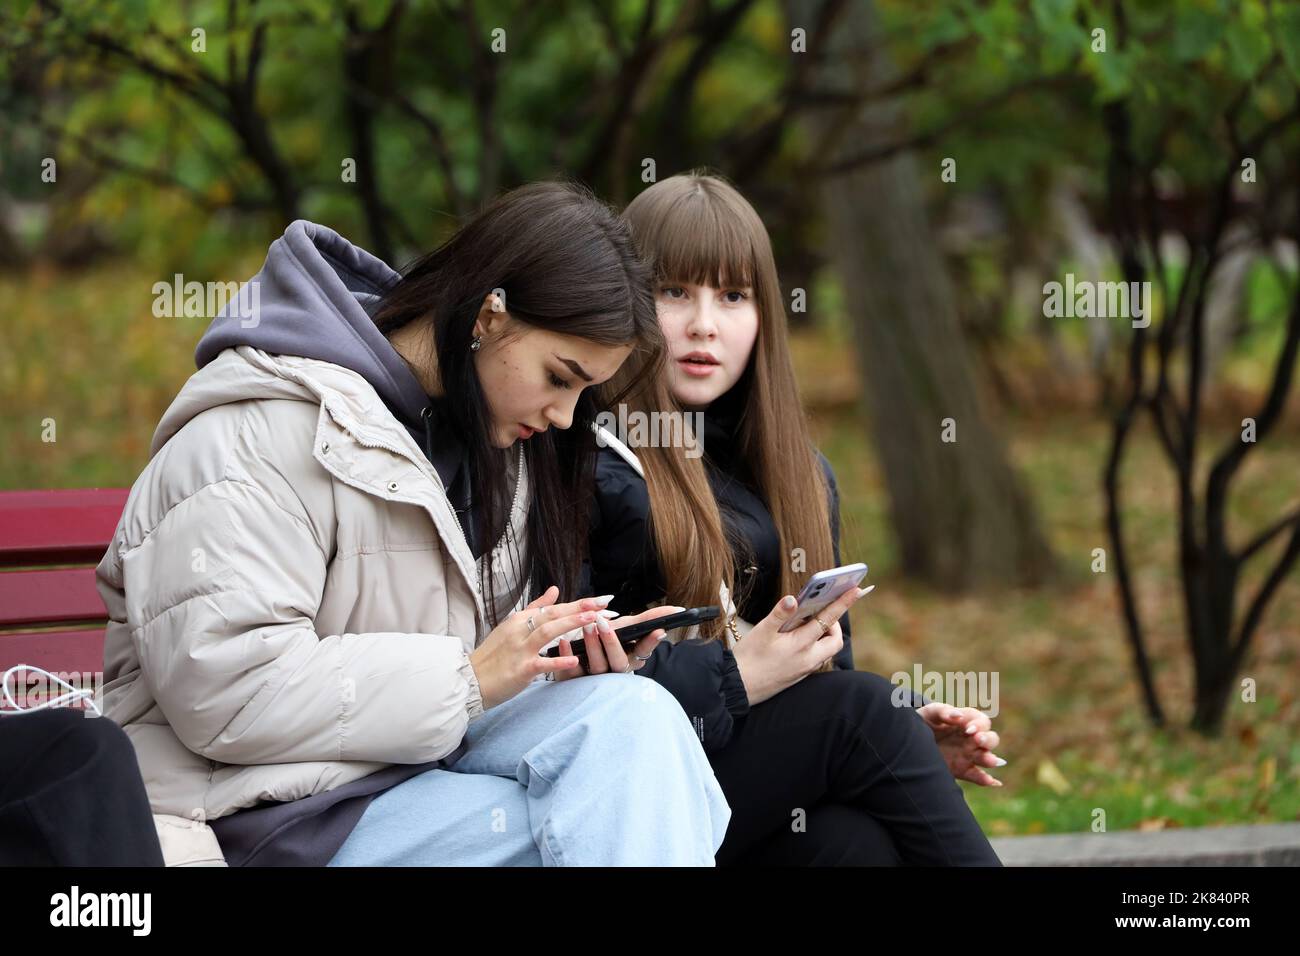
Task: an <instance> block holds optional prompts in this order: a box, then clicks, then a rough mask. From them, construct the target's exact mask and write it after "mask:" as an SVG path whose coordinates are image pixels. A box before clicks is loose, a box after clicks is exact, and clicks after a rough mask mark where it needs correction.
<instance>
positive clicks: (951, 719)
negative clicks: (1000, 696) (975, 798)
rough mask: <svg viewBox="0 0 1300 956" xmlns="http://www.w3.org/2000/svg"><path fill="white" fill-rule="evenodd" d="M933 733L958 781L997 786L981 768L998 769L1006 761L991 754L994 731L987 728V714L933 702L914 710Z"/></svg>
mask: <svg viewBox="0 0 1300 956" xmlns="http://www.w3.org/2000/svg"><path fill="white" fill-rule="evenodd" d="M916 712H917V713H918V714H920V715H921V719H922V720H924V721H925V722H926V723H927V724H929V725H930V729H931V730H933V731H934V742H935V743H937V744H938V745H939V752H940V753H942V754H943V759H944V760H945V761H946V762H947V764H948V769H949V770H951V771H952V775H953V776H954V777H956V778H957V779H958V780H969V781H971V783H978V784H979V785H980V786H981V787H1000V786H1002V781H1001V780H998V779H997V778H996V777H993V776H991V775H990V774H989V773H988V772H987V771H985V770H982V769H981V768H982V767H1001V766H1003V765H1004V764H1005V763H1006V761H1005V760H1003V759H1002V758H1001V757H999V756H998V755H997V754H995V753H993V748H994V747H996V746H997V745H998V741H999V739H1000V738H999V737H998V734H997V731H995V730H992V729H990V728H991V727H992V726H993V721H991V720H990V719H989V715H988V714H986V713H984V712H983V711H981V710H976V709H975V708H974V707H949V706H948V705H947V704H940V703H938V702H937V701H934V702H931V703H929V704H926V705H925V706H924V707H920V708H918V709H917V711H916Z"/></svg>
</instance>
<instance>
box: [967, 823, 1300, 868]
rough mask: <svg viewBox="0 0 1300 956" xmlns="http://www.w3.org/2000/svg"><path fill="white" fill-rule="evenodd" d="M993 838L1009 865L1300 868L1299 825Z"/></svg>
mask: <svg viewBox="0 0 1300 956" xmlns="http://www.w3.org/2000/svg"><path fill="white" fill-rule="evenodd" d="M989 842H990V843H992V844H993V849H994V851H995V852H996V853H997V855H998V856H999V857H1000V858H1001V860H1002V862H1003V863H1004V864H1005V865H1007V866H1300V823H1260V824H1251V825H1246V826H1232V827H1189V828H1186V829H1174V830H1158V831H1155V832H1151V833H1140V832H1138V831H1136V830H1122V831H1120V832H1117V833H1054V834H1047V835H1044V836H1020V837H997V838H995V839H992V840H990V841H989Z"/></svg>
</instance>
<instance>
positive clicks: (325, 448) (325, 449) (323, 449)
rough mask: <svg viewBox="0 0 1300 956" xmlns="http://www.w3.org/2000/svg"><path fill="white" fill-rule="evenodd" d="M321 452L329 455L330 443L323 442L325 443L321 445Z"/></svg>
mask: <svg viewBox="0 0 1300 956" xmlns="http://www.w3.org/2000/svg"><path fill="white" fill-rule="evenodd" d="M320 450H321V453H322V454H325V453H328V452H329V450H330V443H329V442H327V441H323V442H321V443H320Z"/></svg>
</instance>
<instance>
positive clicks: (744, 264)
mask: <svg viewBox="0 0 1300 956" xmlns="http://www.w3.org/2000/svg"><path fill="white" fill-rule="evenodd" d="M623 217H624V218H625V219H626V220H627V221H628V222H629V224H630V225H631V227H632V234H633V236H634V238H635V240H636V243H637V248H638V249H639V251H640V252H641V254H642V255H644V256H645V257H646V258H647V259H649V260H650V262H651V265H652V267H653V269H654V272H655V284H656V287H658V286H659V285H660V284H670V285H671V284H678V283H682V284H695V285H708V286H711V287H713V288H715V289H735V288H745V287H751V288H752V289H753V294H754V302H755V305H756V307H757V310H758V338H757V340H756V341H755V343H754V349H753V351H752V352H751V353H750V358H749V364H748V365H747V366H746V369H745V372H744V373H743V374H742V375H741V377H740V379H739V380H738V381H737V382H736V384H735V385H733V386H732V392H730V393H728V394H729V395H731V394H733V393H735V395H736V397H737V398H738V402H737V404H738V406H739V407H740V408H741V409H742V413H741V418H740V425H739V435H738V447H739V450H740V454H741V456H742V457H743V459H744V460H745V462H746V463H747V465H748V467H749V469H750V471H751V473H752V474H753V476H754V478H755V480H756V482H757V484H758V489H759V492H760V493H761V495H762V497H763V501H764V503H765V504H766V505H767V507H768V510H769V511H770V512H771V514H772V521H773V524H775V525H776V530H777V534H778V535H779V536H780V541H781V555H782V559H781V573H780V587H781V593H783V594H797V593H798V591H799V588H800V587H801V586H802V585H803V583H804V580H805V579H806V578H807V576H808V575H809V574H811V573H813V572H814V571H820V570H823V569H826V568H830V567H832V566H833V565H834V563H835V559H834V549H833V544H832V541H831V530H830V513H829V507H828V503H827V497H828V493H829V489H828V487H827V484H826V476H825V474H824V472H823V471H822V467H821V462H820V461H819V460H818V456H817V451H816V448H815V446H814V445H813V442H812V437H811V434H810V432H809V428H808V421H807V418H806V416H805V414H804V410H803V404H802V402H801V401H800V397H799V388H798V384H797V382H796V380H795V375H794V366H793V365H792V363H791V361H790V352H789V347H788V343H787V334H788V326H787V320H786V314H785V305H784V303H783V301H782V297H781V288H780V284H779V281H778V279H777V272H776V262H775V259H774V258H773V256H772V246H771V242H770V240H769V239H768V235H767V229H766V227H764V225H763V221H762V220H761V219H760V218H759V216H758V213H756V212H755V211H754V208H753V207H752V206H751V205H750V204H749V203H748V202H747V201H746V200H745V198H744V197H743V196H741V195H740V193H739V192H737V191H736V189H735V188H734V187H733V186H732V185H731V184H730V183H728V182H727V181H726V180H724V179H722V178H721V177H719V176H716V175H712V174H708V173H705V172H703V171H695V172H691V173H687V174H683V175H679V176H673V177H671V178H669V179H665V180H663V181H662V182H659V183H656V184H654V185H653V186H650V187H649V188H647V189H646V190H644V191H643V192H641V193H640V194H639V195H638V196H637V197H636V198H635V199H633V200H632V202H631V203H630V204H629V205H628V207H627V209H625V210H624V212H623ZM625 368H626V366H625ZM623 375H624V369H620V374H619V376H616V377H615V379H616V380H618V379H620V378H621V377H623ZM666 379H667V376H666V375H664V376H663V377H662V379H661V380H660V381H657V382H655V381H646V380H636V379H635V373H634V372H633V370H628V375H627V380H626V381H623V382H622V383H621V384H624V385H626V386H628V397H627V403H628V405H629V408H636V409H642V410H645V411H650V410H654V409H664V408H673V409H678V410H680V406H679V405H678V403H677V402H676V400H675V399H673V398H672V396H671V394H670V392H669V389H668V387H667V382H666ZM704 451H705V454H706V455H707V453H708V447H707V446H706V447H705V449H704ZM637 455H638V457H639V459H640V461H641V462H642V465H643V466H644V468H645V473H646V483H647V485H648V489H649V493H650V510H651V528H652V534H653V537H654V542H655V549H656V552H657V554H658V557H659V562H660V567H661V568H662V570H663V579H664V582H665V583H666V585H667V588H668V595H667V597H668V601H669V602H670V603H673V604H680V605H684V606H686V607H695V606H697V605H700V604H715V603H717V596H718V581H719V580H721V581H724V582H726V584H727V585H728V587H729V588H731V589H732V590H733V591H734V580H735V576H734V569H733V568H732V566H731V565H732V561H731V557H730V548H720V547H719V545H720V543H721V542H723V541H724V540H725V532H724V527H723V522H722V519H721V517H720V514H719V511H718V505H717V501H716V499H715V498H714V497H713V494H712V491H711V490H710V487H709V484H708V481H707V476H706V474H705V471H704V467H703V459H700V458H695V459H688V458H686V456H685V455H684V454H683V452H682V450H681V449H677V448H662V447H652V448H645V449H637ZM696 536H698V541H695V543H693V539H695V537H696ZM795 548H800V549H802V551H803V553H804V556H805V559H806V561H805V567H804V568H802V569H800V570H798V571H796V570H795V568H794V562H793V561H792V560H791V556H792V554H793V552H794V549H795ZM742 598H743V594H740V595H735V600H736V603H737V605H739V603H740V601H741V600H742ZM720 623H721V622H718V624H717V625H715V627H714V628H712V630H711V631H706V634H709V633H711V634H712V635H714V636H716V635H717V634H718V633H719V631H720Z"/></svg>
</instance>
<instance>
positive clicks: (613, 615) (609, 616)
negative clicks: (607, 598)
mask: <svg viewBox="0 0 1300 956" xmlns="http://www.w3.org/2000/svg"><path fill="white" fill-rule="evenodd" d="M596 613H598V614H599V615H600V616H601V617H603V618H606V619H607V620H610V621H612V620H614V618H616V617H618V611H611V610H610V609H609V608H606V609H605V610H603V611H597V612H596Z"/></svg>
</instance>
